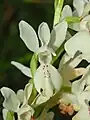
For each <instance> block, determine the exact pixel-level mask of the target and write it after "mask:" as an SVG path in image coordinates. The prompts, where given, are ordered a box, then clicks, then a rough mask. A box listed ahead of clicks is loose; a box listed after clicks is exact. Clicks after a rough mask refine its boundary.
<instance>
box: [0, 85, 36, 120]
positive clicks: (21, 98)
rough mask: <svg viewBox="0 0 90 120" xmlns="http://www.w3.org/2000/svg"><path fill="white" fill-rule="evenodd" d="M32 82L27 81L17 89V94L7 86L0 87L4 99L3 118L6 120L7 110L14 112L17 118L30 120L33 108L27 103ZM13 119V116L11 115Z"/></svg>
mask: <svg viewBox="0 0 90 120" xmlns="http://www.w3.org/2000/svg"><path fill="white" fill-rule="evenodd" d="M32 87H33V86H32V84H30V83H28V84H27V85H26V87H25V89H24V91H23V90H18V92H17V94H15V92H14V91H13V90H11V89H10V88H7V87H2V88H1V93H2V95H3V96H4V98H5V100H4V102H3V107H4V109H3V118H4V120H6V117H7V113H8V111H12V112H16V113H17V116H18V120H30V119H31V116H33V114H34V110H33V108H32V107H31V106H29V105H28V100H29V98H30V96H31V93H32ZM13 119H14V116H13Z"/></svg>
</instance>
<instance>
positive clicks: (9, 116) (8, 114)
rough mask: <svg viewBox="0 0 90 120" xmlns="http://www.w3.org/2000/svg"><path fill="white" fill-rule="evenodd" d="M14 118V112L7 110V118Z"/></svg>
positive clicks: (8, 119) (11, 119)
mask: <svg viewBox="0 0 90 120" xmlns="http://www.w3.org/2000/svg"><path fill="white" fill-rule="evenodd" d="M13 118H14V113H13V112H10V111H9V112H7V116H6V120H13Z"/></svg>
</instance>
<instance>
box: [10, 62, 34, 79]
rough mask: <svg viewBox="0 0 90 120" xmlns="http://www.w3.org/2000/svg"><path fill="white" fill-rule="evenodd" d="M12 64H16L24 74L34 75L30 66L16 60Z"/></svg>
mask: <svg viewBox="0 0 90 120" xmlns="http://www.w3.org/2000/svg"><path fill="white" fill-rule="evenodd" d="M11 64H12V65H14V66H15V67H16V68H18V69H19V70H20V71H21V72H22V73H23V74H24V75H26V76H28V77H32V74H31V70H30V68H28V67H26V66H24V65H22V64H21V63H18V62H15V61H12V62H11Z"/></svg>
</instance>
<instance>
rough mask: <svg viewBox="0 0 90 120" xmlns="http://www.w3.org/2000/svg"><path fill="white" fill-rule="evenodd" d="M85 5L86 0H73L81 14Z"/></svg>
mask: <svg viewBox="0 0 90 120" xmlns="http://www.w3.org/2000/svg"><path fill="white" fill-rule="evenodd" d="M84 5H85V1H84V0H73V6H74V7H75V8H76V10H77V12H78V15H79V16H81V15H82V14H83V10H84Z"/></svg>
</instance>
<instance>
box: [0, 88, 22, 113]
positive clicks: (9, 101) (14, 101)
mask: <svg viewBox="0 0 90 120" xmlns="http://www.w3.org/2000/svg"><path fill="white" fill-rule="evenodd" d="M1 93H2V95H3V96H4V98H5V100H4V102H3V106H4V107H5V108H6V109H7V110H11V111H14V112H16V111H17V110H18V108H19V105H20V102H19V100H18V98H17V96H16V94H15V92H14V91H13V90H11V89H10V88H7V87H2V88H1Z"/></svg>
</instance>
